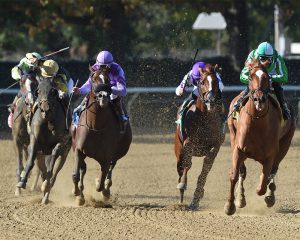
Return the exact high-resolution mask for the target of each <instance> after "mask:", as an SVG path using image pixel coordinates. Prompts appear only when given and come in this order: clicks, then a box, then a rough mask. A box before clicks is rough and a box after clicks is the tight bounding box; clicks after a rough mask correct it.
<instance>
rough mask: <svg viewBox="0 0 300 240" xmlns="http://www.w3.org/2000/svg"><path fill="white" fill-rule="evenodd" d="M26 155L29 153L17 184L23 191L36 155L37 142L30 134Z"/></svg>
mask: <svg viewBox="0 0 300 240" xmlns="http://www.w3.org/2000/svg"><path fill="white" fill-rule="evenodd" d="M28 153H29V155H28V159H27V162H26V167H25V170H24V172H23V173H22V176H21V179H20V181H19V182H18V183H17V187H18V188H23V189H25V188H26V183H27V180H28V176H29V174H30V171H31V170H32V168H33V166H34V160H35V158H36V155H37V141H36V139H35V136H34V135H32V134H31V135H30V145H29V146H28Z"/></svg>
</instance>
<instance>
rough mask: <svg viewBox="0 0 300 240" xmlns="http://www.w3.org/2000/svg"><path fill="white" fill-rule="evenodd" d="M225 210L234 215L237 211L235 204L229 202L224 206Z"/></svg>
mask: <svg viewBox="0 0 300 240" xmlns="http://www.w3.org/2000/svg"><path fill="white" fill-rule="evenodd" d="M224 211H225V213H226V214H227V215H233V214H234V213H235V211H236V208H235V204H234V203H232V204H230V203H229V202H227V203H226V204H225V206H224Z"/></svg>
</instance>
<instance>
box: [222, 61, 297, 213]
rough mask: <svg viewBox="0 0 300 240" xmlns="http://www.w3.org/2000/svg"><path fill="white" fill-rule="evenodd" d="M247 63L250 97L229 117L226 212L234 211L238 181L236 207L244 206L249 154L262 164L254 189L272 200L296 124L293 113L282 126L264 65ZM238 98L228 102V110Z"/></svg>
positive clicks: (268, 202) (272, 201)
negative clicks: (229, 142)
mask: <svg viewBox="0 0 300 240" xmlns="http://www.w3.org/2000/svg"><path fill="white" fill-rule="evenodd" d="M248 67H249V69H250V75H249V89H250V93H249V98H248V99H246V100H244V102H243V105H244V106H243V107H242V108H241V109H240V112H239V116H238V118H235V119H234V118H233V117H232V116H231V117H230V118H229V120H228V127H229V129H230V141H231V148H232V170H231V171H232V172H231V176H230V182H231V187H230V194H229V198H228V201H227V203H226V204H225V207H224V210H225V213H226V214H228V215H232V214H234V213H235V211H236V207H235V203H234V200H235V196H234V188H235V184H236V183H237V181H239V183H238V191H237V199H236V204H237V206H238V207H239V208H243V207H245V206H246V199H245V195H244V192H245V190H244V187H243V182H244V180H245V178H246V166H245V164H244V161H245V160H246V158H252V159H254V160H256V161H258V162H259V163H261V164H262V173H261V176H260V182H259V185H258V187H257V189H256V192H257V194H258V195H260V196H261V195H264V194H265V193H266V192H267V194H266V196H265V202H266V204H267V206H268V207H272V206H273V205H274V204H275V195H274V191H275V189H276V185H275V181H274V177H275V174H276V172H277V170H278V166H279V163H280V162H281V160H282V159H283V158H284V156H285V155H286V153H287V152H288V149H289V147H290V144H291V141H292V138H293V135H294V132H295V128H296V122H295V117H294V115H293V114H292V117H291V119H289V120H287V121H285V122H284V125H283V126H281V121H282V120H281V119H282V117H281V110H280V107H279V105H278V103H277V101H276V100H274V98H273V97H272V96H271V89H270V87H271V83H270V76H269V74H268V72H267V70H266V68H265V66H264V65H262V64H260V63H259V62H256V61H253V62H252V63H251V64H250V65H249V66H248ZM237 98H238V97H236V98H234V99H233V100H232V102H231V105H230V109H231V111H232V109H233V105H234V103H235V102H236V101H237ZM247 100H248V101H247ZM231 111H230V112H231ZM267 190H268V191H267Z"/></svg>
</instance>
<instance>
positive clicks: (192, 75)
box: [175, 62, 224, 111]
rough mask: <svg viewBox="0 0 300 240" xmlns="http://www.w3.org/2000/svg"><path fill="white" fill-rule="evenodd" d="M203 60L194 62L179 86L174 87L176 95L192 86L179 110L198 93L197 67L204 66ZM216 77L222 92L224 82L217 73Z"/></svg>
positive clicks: (198, 74)
mask: <svg viewBox="0 0 300 240" xmlns="http://www.w3.org/2000/svg"><path fill="white" fill-rule="evenodd" d="M205 64H206V63H205V62H196V63H195V64H194V65H193V67H192V70H190V71H189V72H188V73H187V74H186V75H185V76H184V78H183V80H182V81H181V83H180V84H179V86H178V87H177V88H176V91H175V92H176V95H177V96H182V95H183V93H184V92H185V91H186V88H187V87H188V86H194V88H193V91H192V93H191V94H190V95H189V96H188V97H187V99H186V100H185V101H184V103H183V104H182V108H181V110H182V111H183V110H184V109H185V107H186V106H187V105H188V103H189V102H190V101H191V100H192V99H193V100H196V99H197V97H198V96H199V93H198V88H197V85H198V81H199V80H200V77H201V76H200V71H199V68H201V69H204V67H205ZM216 75H217V78H218V81H219V89H220V91H221V92H222V91H223V89H224V84H223V82H222V79H221V77H220V75H219V74H218V73H217V74H216Z"/></svg>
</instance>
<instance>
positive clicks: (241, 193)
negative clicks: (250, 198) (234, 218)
mask: <svg viewBox="0 0 300 240" xmlns="http://www.w3.org/2000/svg"><path fill="white" fill-rule="evenodd" d="M246 175H247V169H246V166H245V163H244V162H243V163H242V165H241V167H240V174H239V180H238V187H237V191H236V194H237V196H236V200H235V204H236V206H237V207H238V208H244V207H245V206H246V198H245V189H244V184H243V183H244V181H245V179H246Z"/></svg>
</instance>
